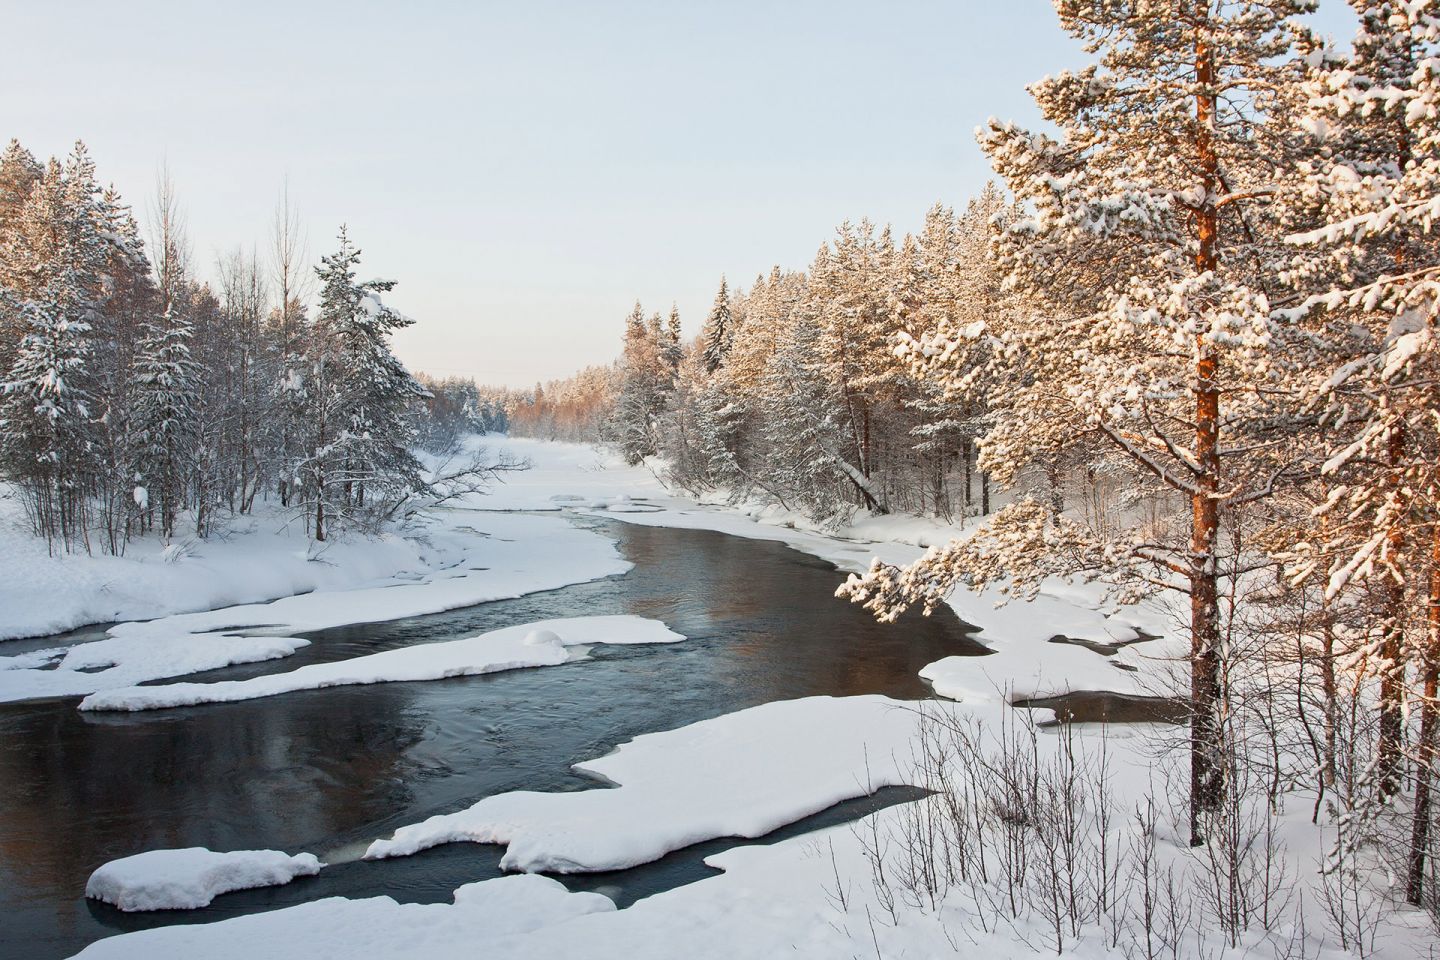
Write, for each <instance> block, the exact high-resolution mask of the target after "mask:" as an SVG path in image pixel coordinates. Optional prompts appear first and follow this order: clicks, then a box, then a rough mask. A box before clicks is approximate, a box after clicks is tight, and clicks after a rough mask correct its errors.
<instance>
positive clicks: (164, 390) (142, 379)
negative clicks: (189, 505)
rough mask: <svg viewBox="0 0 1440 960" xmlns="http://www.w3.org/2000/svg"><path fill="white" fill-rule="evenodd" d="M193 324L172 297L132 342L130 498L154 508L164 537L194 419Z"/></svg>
mask: <svg viewBox="0 0 1440 960" xmlns="http://www.w3.org/2000/svg"><path fill="white" fill-rule="evenodd" d="M193 338H194V329H193V327H192V326H191V324H190V321H189V319H188V318H187V317H186V316H185V307H184V305H183V304H182V303H180V302H179V300H178V298H172V299H171V302H170V307H169V309H167V310H166V311H165V314H164V315H163V316H161V317H159V318H157V319H155V320H154V321H152V322H150V323H147V324H146V325H145V327H144V330H143V333H142V334H141V338H140V342H139V344H138V345H137V347H136V361H135V413H134V420H135V431H136V441H137V444H138V447H139V449H138V451H137V458H136V459H137V464H136V467H137V474H138V480H137V484H136V488H135V502H136V503H137V505H139V506H141V507H142V509H144V508H154V509H157V510H158V511H159V516H160V531H161V533H162V535H163V536H164V537H165V538H166V539H167V540H168V539H169V538H171V537H173V536H174V535H175V522H176V518H177V517H178V515H179V512H180V510H181V508H182V507H183V505H184V503H185V499H186V496H185V485H186V481H187V479H188V477H189V469H188V468H189V462H188V461H189V455H190V451H191V446H192V443H193V439H192V436H191V431H192V429H193V427H194V425H195V419H196V417H195V408H194V401H195V391H196V379H197V377H196V368H195V364H194V362H193V360H192V359H191V351H190V346H191V341H192V340H193Z"/></svg>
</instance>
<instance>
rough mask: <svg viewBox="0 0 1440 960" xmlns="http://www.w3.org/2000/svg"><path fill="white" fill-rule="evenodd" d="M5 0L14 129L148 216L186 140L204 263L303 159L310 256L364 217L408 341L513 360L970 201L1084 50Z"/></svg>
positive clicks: (961, 21) (754, 13) (654, 6)
mask: <svg viewBox="0 0 1440 960" xmlns="http://www.w3.org/2000/svg"><path fill="white" fill-rule="evenodd" d="M4 7H5V13H4V18H3V22H4V23H5V25H6V30H5V33H6V37H5V42H4V48H5V49H4V50H3V53H0V138H4V139H6V140H8V139H9V138H10V137H12V136H16V137H19V138H20V140H21V142H22V143H24V144H25V146H27V147H29V148H30V150H31V151H32V152H34V153H35V154H36V155H37V156H41V157H42V158H43V157H45V156H49V155H51V154H63V153H65V152H67V151H68V150H69V146H70V144H71V143H72V142H73V141H74V140H75V139H76V138H80V139H83V140H85V141H86V143H87V144H88V145H89V147H90V149H91V152H92V154H93V155H94V157H95V160H96V162H97V164H98V166H99V172H100V175H101V177H102V179H103V180H105V181H107V182H113V183H114V184H115V185H116V186H117V187H118V188H119V189H120V191H121V193H122V194H123V195H124V197H125V198H126V199H127V200H128V201H129V202H130V203H131V205H132V206H134V208H135V209H136V212H137V213H138V214H140V215H141V219H142V226H143V223H144V213H145V210H146V206H147V204H148V203H149V201H150V198H151V196H152V194H153V185H154V181H155V172H156V169H157V168H158V166H159V165H160V164H161V163H162V162H165V163H168V165H169V168H170V171H171V176H172V178H173V180H174V182H175V184H176V187H177V190H178V192H179V195H180V199H181V202H182V204H183V206H184V208H185V213H186V215H187V219H188V223H189V233H190V237H191V240H192V242H193V244H194V247H195V259H196V261H197V263H198V264H199V265H200V266H201V268H202V275H206V276H213V267H212V264H213V262H214V260H215V257H216V255H217V254H218V253H221V252H223V251H226V250H229V249H232V248H234V247H235V246H237V245H242V246H245V247H247V248H248V247H250V246H252V245H259V246H260V247H261V248H262V249H263V248H264V245H265V243H266V242H267V238H268V234H269V229H270V222H271V218H272V215H273V210H274V206H275V202H276V198H277V196H278V194H279V192H280V189H281V185H282V183H284V182H285V180H286V178H288V181H289V189H290V195H291V199H292V202H293V203H294V204H295V205H296V206H297V207H298V209H299V212H300V214H301V216H302V219H303V222H304V224H305V228H306V230H307V232H308V235H309V251H310V254H311V257H312V259H313V260H315V261H318V258H319V255H320V254H322V253H328V252H330V250H331V248H332V247H333V238H334V235H335V232H336V229H337V228H338V226H339V224H340V223H341V222H344V223H347V224H349V227H350V234H351V236H352V238H354V239H355V240H356V241H357V243H358V245H359V246H360V247H361V249H362V250H363V251H364V253H365V259H364V264H363V271H364V272H365V273H366V275H368V276H383V277H386V278H389V279H394V280H397V281H399V285H398V286H397V287H396V289H395V291H394V293H393V294H392V295H391V296H390V297H389V298H387V300H388V302H390V303H391V304H392V305H393V306H395V307H396V308H398V309H400V310H401V311H403V312H405V313H407V314H409V315H410V316H412V317H414V318H415V319H416V320H417V324H416V326H415V327H413V328H411V329H410V330H407V331H405V332H404V333H402V334H401V335H400V336H399V338H398V339H397V351H398V352H399V354H400V356H401V358H402V359H403V360H405V361H406V362H407V363H408V364H409V365H410V366H411V367H412V368H413V369H419V370H425V371H428V372H431V373H435V374H441V375H444V374H461V375H469V376H474V377H476V378H477V379H479V380H480V381H481V382H484V383H503V384H509V385H512V386H526V385H529V384H533V383H534V382H535V381H536V380H543V379H550V378H552V377H557V376H564V375H567V374H569V373H571V372H573V371H575V370H576V369H578V368H580V367H582V366H584V365H586V364H589V363H598V362H606V361H608V360H610V359H611V358H613V357H614V356H615V355H616V354H617V353H618V350H619V341H620V333H621V328H622V321H623V318H624V316H625V314H626V313H627V312H628V311H629V309H630V306H631V304H632V303H633V302H634V301H635V300H636V298H639V299H640V300H641V301H642V302H643V303H644V304H645V306H646V308H647V310H662V311H666V312H668V310H669V308H670V304H671V301H675V302H677V303H678V304H679V307H680V311H681V315H682V317H683V319H684V322H685V328H686V330H687V331H688V332H694V331H696V330H698V328H699V325H700V322H701V320H702V319H703V316H704V313H705V312H706V311H707V310H708V309H709V306H710V302H711V300H712V299H713V297H714V292H715V288H716V286H717V284H718V282H719V278H720V275H721V274H722V273H724V274H726V275H728V276H729V278H730V280H731V281H732V283H739V284H741V285H746V286H748V285H749V283H750V282H751V280H753V278H754V277H755V275H756V274H757V273H760V272H762V271H768V269H769V267H770V266H771V265H772V264H774V263H780V264H782V265H783V266H785V267H787V268H795V267H803V266H805V265H806V264H807V263H808V262H809V261H810V259H811V257H812V256H813V255H814V252H815V250H816V249H817V248H818V247H819V245H820V244H821V243H822V242H824V241H825V240H827V239H828V238H829V237H830V235H831V233H832V231H833V230H834V228H835V226H836V225H837V224H838V223H839V222H840V221H841V220H843V219H846V218H850V219H852V220H858V219H860V218H861V217H864V216H869V217H870V218H871V219H872V220H874V221H876V222H879V223H892V224H894V226H895V229H896V233H897V236H898V235H899V234H900V233H903V232H904V231H906V230H911V229H915V228H917V227H918V226H919V223H920V221H921V218H922V217H923V214H924V212H925V210H926V209H927V208H928V207H929V206H930V205H931V204H933V203H934V202H935V201H936V200H942V201H944V202H945V203H948V204H954V205H957V206H958V205H961V204H963V202H964V200H965V199H966V198H967V197H968V196H969V195H971V194H972V193H974V192H975V191H977V190H978V189H979V188H980V187H981V186H982V185H983V184H984V182H985V180H986V179H987V178H988V176H989V168H988V166H987V164H986V162H985V159H984V157H983V155H982V154H981V153H980V151H979V149H978V148H977V147H976V145H975V141H974V136H973V131H974V129H975V127H976V126H977V125H979V124H981V123H983V122H984V121H985V120H986V118H988V117H990V116H992V115H994V116H999V117H1002V118H1006V119H1015V120H1019V121H1022V122H1027V123H1034V122H1035V121H1036V119H1037V116H1036V113H1035V111H1034V109H1033V107H1032V106H1031V104H1030V101H1029V98H1028V97H1027V95H1026V94H1025V92H1024V89H1023V88H1024V85H1025V84H1026V83H1028V82H1030V81H1033V80H1036V79H1039V78H1040V77H1042V76H1044V75H1045V74H1047V73H1051V72H1054V71H1056V70H1059V69H1062V68H1065V67H1069V66H1077V65H1079V64H1081V63H1084V62H1085V58H1084V55H1083V53H1082V52H1081V51H1080V50H1079V47H1078V45H1077V44H1075V43H1074V42H1073V41H1072V40H1070V38H1069V37H1067V36H1065V35H1064V34H1063V33H1061V31H1060V29H1059V27H1058V26H1057V24H1056V21H1055V16H1054V13H1053V11H1052V8H1051V6H1050V4H1049V3H1048V2H1046V0H1002V2H986V0H948V2H930V0H897V2H885V3H875V2H873V0H872V2H850V0H843V2H842V0H829V2H794V3H784V2H771V3H764V2H749V0H745V2H727V3H699V2H682V0H671V2H651V3H638V2H614V3H610V2H600V0H591V2H569V3H562V2H528V0H510V2H505V3H495V2H475V3H458V2H457V3H440V2H411V3H407V4H403V5H402V4H398V3H369V2H360V0H346V2H337V3H330V2H325V3H315V2H306V0H290V2H286V3H272V2H260V0H253V2H252V0H247V2H241V3H227V4H223V5H222V4H199V3H193V4H192V3H178V2H177V3H159V2H125V3H116V2H113V0H107V2H101V3H78V2H68V0H67V2H58V0H57V2H48V3H23V2H20V0H4ZM1317 23H1318V24H1319V25H1320V26H1321V28H1322V29H1325V30H1327V31H1329V32H1332V33H1335V34H1338V35H1339V36H1340V37H1341V39H1342V40H1348V38H1349V35H1350V33H1351V24H1352V23H1353V20H1351V19H1350V18H1349V14H1348V10H1346V8H1345V7H1344V5H1343V4H1341V3H1340V2H1339V0H1324V2H1323V3H1322V12H1321V14H1320V15H1319V16H1318V17H1317Z"/></svg>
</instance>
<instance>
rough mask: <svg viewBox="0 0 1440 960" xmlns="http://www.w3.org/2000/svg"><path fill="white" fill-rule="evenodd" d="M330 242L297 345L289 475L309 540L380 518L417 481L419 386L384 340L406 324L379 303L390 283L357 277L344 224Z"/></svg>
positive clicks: (355, 254)
mask: <svg viewBox="0 0 1440 960" xmlns="http://www.w3.org/2000/svg"><path fill="white" fill-rule="evenodd" d="M339 240H340V245H339V249H338V250H337V251H336V252H335V253H333V254H331V255H329V256H327V257H322V258H321V264H322V265H321V266H320V267H318V268H317V269H316V276H317V277H318V279H319V281H320V285H321V290H320V304H319V309H318V312H317V314H316V318H315V322H314V324H313V325H312V330H311V336H310V338H309V343H308V344H307V350H306V360H307V381H308V382H307V385H306V389H305V400H306V426H307V428H308V432H307V449H306V456H305V458H304V459H303V460H302V461H301V463H300V465H299V470H298V471H297V472H298V475H299V478H300V480H301V482H302V494H303V498H304V503H303V504H302V509H304V510H305V511H306V512H307V513H308V515H309V516H310V517H311V518H312V521H313V524H314V526H313V533H314V536H315V539H316V540H325V539H327V538H329V537H330V536H331V535H332V534H333V533H334V531H335V529H336V528H337V527H339V526H342V525H357V524H359V525H366V526H369V525H373V524H374V523H375V522H377V521H379V520H384V519H386V518H388V517H389V516H390V515H392V514H393V511H394V509H395V507H396V505H397V504H398V503H399V502H400V501H402V500H403V499H405V498H406V497H407V496H409V495H410V494H411V493H413V492H416V491H418V490H421V489H423V487H424V480H423V477H422V476H421V468H420V463H419V461H418V460H416V459H415V455H414V454H413V453H412V452H411V450H410V447H411V445H412V443H413V439H414V438H413V436H412V430H411V427H410V423H409V421H408V419H407V418H406V416H405V413H406V408H407V407H408V405H409V404H411V403H413V402H415V401H416V400H418V399H420V398H421V397H423V396H424V389H423V388H422V387H421V386H420V385H419V384H418V383H417V382H416V381H415V378H414V377H412V376H411V375H410V373H409V372H408V371H407V370H406V369H405V367H404V366H403V365H402V364H401V363H400V361H399V360H398V359H397V358H396V357H395V355H394V353H392V352H391V350H390V343H389V339H390V335H391V333H392V332H393V331H395V330H397V329H400V328H402V327H405V326H408V325H409V324H410V323H411V321H410V320H409V319H408V318H406V317H403V316H401V315H400V314H398V313H396V312H395V311H393V310H391V309H390V308H389V307H386V306H385V305H384V303H383V302H382V301H381V300H380V297H379V294H381V293H384V292H387V291H389V290H390V289H392V288H393V287H394V283H393V282H392V281H388V280H370V281H364V282H361V281H358V280H357V279H356V274H355V268H356V266H357V264H358V263H359V262H360V251H359V250H357V249H356V248H355V247H354V246H353V245H352V244H351V243H350V239H349V237H348V235H347V233H346V231H345V228H343V227H342V228H341V230H340V236H339Z"/></svg>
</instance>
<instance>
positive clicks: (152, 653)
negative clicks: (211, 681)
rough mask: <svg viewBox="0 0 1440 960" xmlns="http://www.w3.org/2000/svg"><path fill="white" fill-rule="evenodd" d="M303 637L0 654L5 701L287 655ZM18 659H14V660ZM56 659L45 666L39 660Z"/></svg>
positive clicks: (161, 640)
mask: <svg viewBox="0 0 1440 960" xmlns="http://www.w3.org/2000/svg"><path fill="white" fill-rule="evenodd" d="M309 643H310V641H309V640H301V639H299V638H298V637H236V636H230V635H228V634H207V635H204V636H170V637H106V638H105V639H104V640H96V641H93V642H91V643H82V644H79V645H77V646H74V647H71V648H69V649H68V650H65V649H57V650H50V651H37V652H36V653H34V654H19V655H17V656H15V657H0V702H3V701H8V700H27V699H31V698H36V697H74V696H83V695H85V694H87V693H91V692H93V691H95V690H102V689H104V688H106V687H129V686H133V685H134V684H137V683H143V682H145V681H146V680H161V679H164V678H166V677H177V676H180V675H182V674H186V673H198V672H200V671H202V670H214V669H217V668H219V667H228V666H231V665H232V664H237V663H255V662H258V661H261V660H274V659H277V658H279V657H288V656H289V655H290V654H292V653H294V652H295V651H296V650H299V649H300V648H301V647H304V646H307V645H308V644H309ZM12 660H13V661H18V663H10V662H9V661H12ZM50 661H55V662H54V666H52V667H50V668H48V669H46V668H44V667H42V666H41V665H40V664H41V663H45V662H50Z"/></svg>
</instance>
